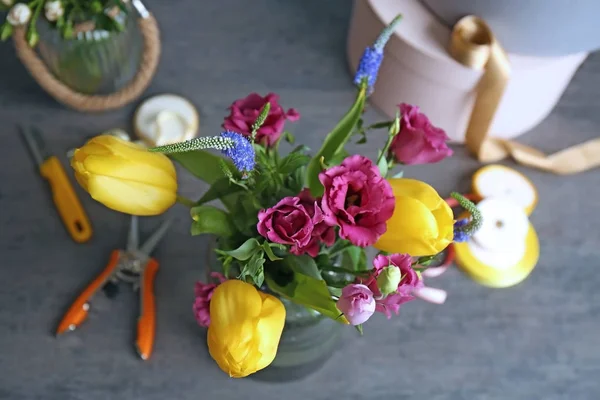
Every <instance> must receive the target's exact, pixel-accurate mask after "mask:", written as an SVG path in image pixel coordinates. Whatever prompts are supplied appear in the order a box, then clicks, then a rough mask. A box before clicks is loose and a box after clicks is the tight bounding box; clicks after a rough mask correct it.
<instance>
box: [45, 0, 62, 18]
mask: <svg viewBox="0 0 600 400" xmlns="http://www.w3.org/2000/svg"><path fill="white" fill-rule="evenodd" d="M44 11H45V14H46V19H47V20H48V21H50V22H54V21H56V20H57V19H59V18H60V17H62V16H63V14H64V13H65V9H64V8H63V5H62V3H61V2H60V1H58V0H56V1H49V2H47V3H46V4H45V5H44Z"/></svg>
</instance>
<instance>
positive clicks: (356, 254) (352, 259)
mask: <svg viewBox="0 0 600 400" xmlns="http://www.w3.org/2000/svg"><path fill="white" fill-rule="evenodd" d="M342 263H343V265H344V268H346V269H349V270H350V271H366V270H367V253H366V252H365V249H363V248H362V247H358V246H350V247H348V248H347V249H346V251H345V252H344V253H343V255H342Z"/></svg>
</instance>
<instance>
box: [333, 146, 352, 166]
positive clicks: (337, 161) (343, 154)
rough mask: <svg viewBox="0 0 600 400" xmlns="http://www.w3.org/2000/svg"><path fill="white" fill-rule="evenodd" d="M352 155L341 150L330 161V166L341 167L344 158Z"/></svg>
mask: <svg viewBox="0 0 600 400" xmlns="http://www.w3.org/2000/svg"><path fill="white" fill-rule="evenodd" d="M349 155H350V154H349V153H348V152H347V151H346V150H345V149H343V148H342V149H340V151H338V152H337V153H335V155H334V156H333V157H331V159H330V160H329V166H333V165H340V164H341V163H342V161H344V158H346V157H348V156H349Z"/></svg>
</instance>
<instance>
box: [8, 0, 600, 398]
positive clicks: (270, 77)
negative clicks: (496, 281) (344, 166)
mask: <svg viewBox="0 0 600 400" xmlns="http://www.w3.org/2000/svg"><path fill="white" fill-rule="evenodd" d="M148 3H149V5H150V6H151V8H152V9H153V10H154V11H155V13H156V15H157V16H158V20H159V22H160V24H161V27H162V31H163V40H164V53H163V57H162V63H161V65H160V70H159V72H158V74H157V76H156V79H155V80H154V82H153V84H152V86H151V87H150V89H149V90H148V91H147V93H146V94H145V96H149V95H152V94H156V93H162V92H175V93H179V94H182V95H184V96H187V97H188V98H190V99H191V100H192V101H193V102H194V103H195V104H196V105H197V107H198V109H199V112H200V116H201V130H202V132H203V133H204V134H208V133H213V132H214V133H216V132H218V130H219V126H220V123H221V121H222V118H223V116H224V114H225V112H226V111H225V109H226V107H227V106H228V105H229V104H230V103H231V101H232V100H233V99H236V98H239V97H242V96H245V95H246V94H247V93H249V92H250V91H258V92H260V93H263V94H264V93H267V92H268V91H274V92H276V93H279V94H280V95H281V97H282V102H283V104H284V105H285V106H286V107H289V106H293V107H296V108H297V109H298V110H299V111H300V112H301V114H302V118H301V120H300V122H298V123H296V124H293V125H290V127H291V129H292V130H293V131H294V132H295V133H296V135H297V137H298V139H299V140H301V141H303V142H306V143H307V144H309V145H311V146H313V147H316V146H318V144H319V143H320V141H321V140H322V138H323V135H324V134H325V132H326V131H327V130H328V129H329V128H330V127H332V126H333V124H334V123H335V121H336V119H337V118H339V117H340V116H341V115H342V114H343V112H344V110H345V109H346V108H347V107H348V104H349V102H350V101H351V99H352V97H353V94H354V89H353V87H352V85H351V82H350V81H351V79H350V75H349V73H348V72H347V64H346V59H345V51H344V48H345V35H346V30H347V26H348V19H349V15H350V2H348V1H343V0H336V1H327V2H324V1H319V0H305V1H302V2H300V1H286V2H283V1H277V0H259V1H254V2H244V1H241V0H237V1H236V0H221V1H219V2H209V1H204V2H193V1H181V0H180V1H169V2H160V1H157V0H153V1H148ZM0 60H1V61H0V71H1V72H2V73H1V74H0V104H1V107H0V121H2V130H1V132H0V135H1V137H2V141H1V143H2V144H1V145H0V254H1V262H0V263H1V267H0V279H1V282H2V283H1V285H0V398H1V399H22V400H30V399H44V400H54V399H57V400H58V399H60V400H75V399H82V400H97V399H132V400H133V399H144V400H153V399H160V400H164V399H182V400H183V399H213V398H220V399H221V398H222V399H229V398H231V399H234V398H241V397H242V396H244V398H248V399H259V398H261V399H265V400H267V399H280V398H282V397H285V398H288V399H332V398H343V399H361V398H369V399H384V398H386V399H387V398H401V399H431V400H433V399H436V400H437V399H440V400H441V399H465V400H474V399H487V400H491V399H511V400H516V399H523V400H533V399H546V400H550V399H597V398H599V397H600V380H599V379H598V376H599V375H600V319H599V318H600V290H598V286H599V283H600V278H599V276H600V275H599V272H598V271H599V270H598V267H599V265H598V264H599V257H598V255H599V254H600V250H599V247H598V243H599V239H600V234H599V233H598V227H597V221H598V219H597V218H598V213H599V212H600V207H599V206H598V197H599V196H600V185H599V184H600V176H599V174H600V172H599V171H597V170H596V171H590V172H586V173H582V174H579V175H577V176H571V177H558V176H554V175H550V174H545V173H541V172H536V171H533V170H530V169H525V168H520V167H517V168H518V169H520V170H522V171H523V172H525V173H526V174H527V175H528V176H529V177H530V178H531V179H532V181H533V182H534V183H535V185H536V186H537V187H538V189H539V194H540V204H539V206H538V208H537V209H536V210H535V212H534V214H533V215H532V217H531V219H532V221H533V223H534V224H535V226H536V228H537V231H538V233H539V236H540V242H541V249H542V253H541V258H540V262H539V265H538V267H537V269H536V270H535V271H534V273H533V274H532V275H531V276H530V278H529V279H528V280H526V281H525V282H524V283H522V284H520V285H518V286H516V287H513V288H510V289H505V290H492V289H488V288H485V287H482V286H479V285H477V284H476V283H474V282H472V281H471V280H469V279H468V278H467V277H466V276H465V275H463V274H461V273H460V272H459V271H457V270H451V271H450V272H448V273H447V274H445V275H444V276H442V277H441V278H438V279H437V280H436V281H435V282H434V283H435V286H438V287H443V288H445V289H446V290H448V292H449V299H448V301H447V303H446V304H445V305H444V306H434V305H430V304H426V303H422V302H413V303H411V304H410V305H407V306H405V307H404V308H403V310H402V314H401V316H399V317H395V318H393V319H392V320H390V321H387V320H385V318H382V317H379V316H377V317H375V318H374V319H373V320H371V321H370V322H369V325H368V326H367V328H366V336H365V337H363V338H360V337H358V336H357V335H355V332H354V331H353V330H352V329H348V330H347V332H346V335H345V337H344V346H343V348H342V349H341V350H340V351H339V352H337V353H336V354H335V356H334V357H333V358H332V359H331V360H330V361H329V362H328V363H327V364H326V365H325V366H324V367H323V368H322V369H321V370H320V371H319V372H318V373H317V374H314V375H312V376H311V377H309V378H307V379H306V380H304V381H301V382H295V383H289V384H286V386H282V385H278V384H266V383H261V382H257V381H255V380H250V379H246V380H233V379H229V378H228V377H227V376H226V375H225V374H224V373H222V372H221V371H220V370H219V369H218V368H217V367H216V365H215V364H214V363H213V362H212V360H211V359H210V358H209V356H208V353H207V350H206V347H205V343H204V342H203V335H202V332H201V330H200V328H198V327H197V325H196V322H195V320H194V318H193V315H192V312H191V305H192V301H193V284H194V281H195V280H197V279H199V278H201V277H202V276H203V268H204V265H203V260H204V245H205V241H204V240H203V239H201V238H195V237H191V236H189V234H188V230H189V221H188V220H187V215H186V210H185V209H184V208H183V207H179V206H178V207H174V208H173V209H172V210H171V211H170V212H169V213H170V214H172V215H175V216H177V217H178V218H179V220H178V222H177V223H176V224H175V226H173V227H172V229H171V232H170V235H169V236H168V237H167V238H166V239H165V240H164V241H163V242H162V244H161V245H160V248H159V249H158V250H157V252H156V257H157V258H158V259H159V260H160V261H161V270H160V271H159V275H158V277H157V282H156V285H157V288H156V292H157V299H158V328H157V335H156V347H155V352H154V355H153V357H152V359H151V360H150V361H149V362H147V363H143V362H141V361H140V360H139V359H137V358H136V357H135V356H134V352H133V346H132V340H133V336H134V323H135V322H134V321H135V317H136V313H137V299H136V297H135V296H134V295H133V294H132V293H130V292H129V291H123V292H122V293H121V295H120V297H119V298H118V299H115V300H114V301H111V300H107V299H105V298H102V296H101V297H99V298H98V299H97V300H96V301H95V302H94V303H93V309H92V310H91V312H90V316H89V320H88V321H87V323H86V324H85V325H84V326H83V327H82V328H81V329H80V330H78V331H77V332H74V333H71V334H69V335H66V336H64V337H60V338H55V337H54V336H53V334H52V332H53V330H54V329H55V327H56V324H57V321H58V319H59V317H60V316H61V314H62V313H63V312H64V311H65V308H66V307H67V306H68V305H69V304H70V302H71V301H72V300H73V298H74V296H75V294H76V293H77V292H78V291H79V290H80V289H81V288H82V286H83V285H85V284H86V283H87V282H88V281H89V280H90V279H91V278H92V277H94V276H95V275H96V274H97V273H98V272H99V270H100V269H101V268H103V267H104V265H105V263H106V261H107V257H108V254H109V252H110V251H111V250H113V249H114V248H116V247H118V246H121V245H123V243H124V240H125V234H126V229H127V221H128V220H127V218H126V216H124V215H121V214H118V213H115V212H111V211H109V210H107V209H106V208H104V207H103V206H101V205H99V204H97V203H95V202H93V201H92V200H90V199H89V198H88V197H87V196H85V195H84V193H83V191H81V190H79V189H77V190H78V192H79V193H80V194H81V197H82V199H83V202H84V205H85V208H86V209H87V211H88V212H89V214H90V216H91V218H92V222H93V227H94V237H93V239H92V240H91V241H90V242H89V243H87V244H84V245H78V244H74V243H73V242H72V241H71V240H70V239H69V237H68V236H67V234H66V233H65V231H64V229H63V227H62V225H61V222H60V220H59V219H58V217H57V215H56V213H55V210H54V208H53V206H52V204H51V201H50V198H49V194H48V190H47V187H46V185H45V183H44V182H43V181H42V180H41V179H40V177H39V176H38V175H37V173H36V171H35V170H34V168H33V166H32V164H31V160H30V158H29V155H28V153H27V152H26V150H25V148H24V147H23V145H22V143H21V141H20V139H19V137H18V135H17V134H16V133H17V129H16V125H17V124H22V123H35V124H37V125H39V126H42V127H43V129H44V131H45V132H46V137H47V139H48V140H47V141H48V142H49V146H50V147H51V149H53V150H54V151H55V152H57V153H59V154H60V155H61V157H62V161H63V162H64V163H65V164H66V159H65V156H64V153H65V151H66V150H67V149H68V148H70V147H72V146H77V145H80V144H81V143H82V140H83V139H84V138H85V137H87V136H89V135H93V134H97V133H100V132H101V131H103V130H105V129H109V128H114V127H122V128H125V129H129V128H130V121H131V115H132V112H133V110H134V108H135V104H132V105H131V106H128V107H126V108H124V109H122V110H120V111H117V112H110V113H106V114H102V115H92V116H90V115H84V114H80V113H77V112H74V111H71V110H68V109H65V108H63V107H61V106H60V105H58V104H57V103H56V102H54V101H53V100H52V99H51V98H50V97H48V96H47V95H46V94H45V93H44V92H42V90H41V89H39V87H38V86H37V85H36V84H35V83H34V82H33V81H32V79H31V78H30V77H29V76H28V75H27V73H26V72H25V71H24V69H23V68H22V66H21V65H20V64H19V62H18V61H17V59H16V58H15V56H14V51H13V49H12V46H11V45H10V44H3V45H2V46H0ZM599 84H600V57H599V56H592V57H590V58H589V59H588V60H587V61H586V63H585V64H584V65H583V66H582V68H581V69H580V71H579V72H578V73H577V75H576V77H575V79H574V80H573V82H572V84H571V85H570V87H569V88H568V90H567V92H566V93H565V95H564V96H563V98H562V99H561V101H560V104H559V105H558V106H557V108H556V109H555V111H554V112H553V113H552V115H550V116H549V117H548V118H547V119H546V120H545V121H544V122H543V123H542V124H541V125H540V126H539V127H537V128H536V129H535V130H533V131H532V132H530V133H528V134H526V135H524V136H523V137H522V141H523V142H526V143H534V144H536V145H537V146H538V147H539V148H541V149H542V150H544V151H548V152H551V151H556V150H559V149H561V148H564V147H566V146H568V145H571V144H575V143H578V142H581V141H584V140H586V139H589V138H592V137H595V136H596V135H597V134H598V130H599V126H600V112H599V111H598V110H599V109H600V96H598V87H599ZM379 117H380V116H379V115H378V114H377V112H376V111H373V110H371V111H369V113H368V118H369V119H370V120H372V121H374V120H376V119H377V118H379ZM377 145H380V143H379V142H378V141H377V140H375V139H374V140H373V141H372V142H371V144H370V145H367V146H365V147H362V148H361V149H362V150H361V151H362V152H363V153H364V154H366V155H368V156H374V155H375V154H374V152H375V148H376V147H377ZM508 164H509V165H512V164H510V163H508ZM478 166H479V165H478V163H477V162H476V161H474V160H473V159H471V158H469V157H468V156H467V155H466V153H465V152H464V150H463V149H462V148H457V152H456V156H455V157H454V158H452V159H449V160H447V161H444V162H442V163H441V164H439V165H436V166H424V167H419V168H409V169H407V171H406V172H407V174H409V175H411V176H414V177H417V178H420V179H423V180H426V181H427V182H429V183H431V184H432V185H434V186H435V187H436V188H437V189H438V190H439V191H440V193H442V194H448V193H449V192H450V191H451V190H453V189H458V190H467V189H468V188H469V184H470V176H471V174H472V173H473V171H474V170H475V169H476V168H477V167H478ZM69 172H70V171H69ZM180 179H181V187H182V191H183V192H184V193H185V194H187V195H190V196H196V195H198V194H200V193H202V191H203V190H205V186H204V185H202V184H200V183H198V182H196V181H195V180H193V179H192V178H190V176H189V175H187V174H184V173H181V174H180ZM159 220H160V218H158V217H154V218H145V219H143V220H142V221H141V226H142V229H144V230H149V229H151V228H153V227H154V226H156V224H157V223H158V222H159Z"/></svg>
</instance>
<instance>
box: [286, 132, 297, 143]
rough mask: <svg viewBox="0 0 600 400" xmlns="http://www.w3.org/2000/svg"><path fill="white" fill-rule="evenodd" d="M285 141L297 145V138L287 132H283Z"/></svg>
mask: <svg viewBox="0 0 600 400" xmlns="http://www.w3.org/2000/svg"><path fill="white" fill-rule="evenodd" d="M283 139H284V140H285V141H286V142H288V143H289V144H291V145H293V144H294V143H296V138H295V137H294V135H292V134H291V133H289V132H287V131H286V132H283Z"/></svg>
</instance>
